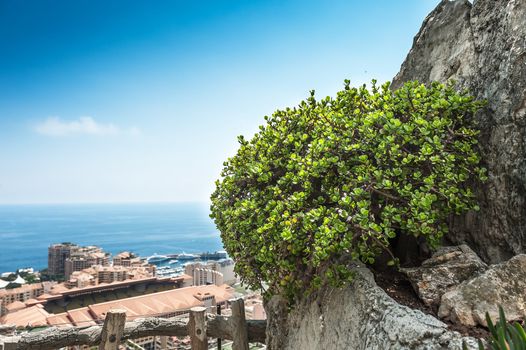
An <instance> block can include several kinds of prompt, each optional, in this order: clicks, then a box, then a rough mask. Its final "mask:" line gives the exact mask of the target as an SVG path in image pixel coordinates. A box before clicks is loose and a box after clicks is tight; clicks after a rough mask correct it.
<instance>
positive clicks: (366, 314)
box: [267, 266, 477, 350]
mask: <svg viewBox="0 0 526 350" xmlns="http://www.w3.org/2000/svg"><path fill="white" fill-rule="evenodd" d="M354 271H355V272H356V276H355V280H354V282H353V283H352V285H350V286H348V287H346V288H341V289H330V290H325V291H323V292H322V293H320V294H319V295H318V297H317V299H315V300H305V301H303V302H302V303H300V304H299V305H297V306H296V307H295V308H294V310H292V312H290V313H289V314H288V315H286V316H285V314H287V310H286V306H285V305H284V303H285V302H284V301H283V300H282V299H280V298H279V297H274V298H273V299H272V300H271V301H270V303H269V304H268V305H267V316H268V320H269V321H268V324H267V347H268V349H274V350H275V349H291V350H292V349H294V350H296V349H326V350H329V349H331V350H333V349H352V350H386V349H400V350H405V349H406V350H414V349H422V350H423V349H443V350H446V349H448V350H453V349H455V350H461V349H462V343H463V342H464V343H465V344H466V346H467V348H468V349H477V347H476V342H475V340H474V339H472V338H467V337H462V336H461V335H460V334H459V333H457V332H451V331H449V330H448V328H447V326H446V325H445V324H444V323H442V322H441V321H439V320H437V319H436V318H434V317H432V316H429V315H426V314H424V313H422V312H420V311H418V310H412V309H410V308H408V307H406V306H403V305H400V304H398V303H397V302H395V301H394V300H393V299H391V298H390V297H389V296H388V295H387V294H386V293H385V292H384V291H383V290H382V289H381V288H380V287H378V286H377V285H376V283H375V282H374V278H373V275H372V273H371V272H370V271H369V270H368V269H367V268H365V267H363V266H359V267H356V268H355V269H354Z"/></svg>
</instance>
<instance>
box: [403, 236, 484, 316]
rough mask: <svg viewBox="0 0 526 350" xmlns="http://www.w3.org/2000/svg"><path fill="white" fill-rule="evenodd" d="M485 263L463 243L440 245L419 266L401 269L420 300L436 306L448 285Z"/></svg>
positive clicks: (455, 283) (478, 271) (453, 283)
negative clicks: (448, 245)
mask: <svg viewBox="0 0 526 350" xmlns="http://www.w3.org/2000/svg"><path fill="white" fill-rule="evenodd" d="M487 268H488V266H487V265H486V264H485V263H484V262H482V261H481V260H480V258H479V257H478V256H477V254H475V252H473V251H472V250H471V249H470V248H469V247H468V246H467V245H465V244H463V245H461V246H455V247H442V248H440V249H439V250H438V251H437V252H436V253H435V254H433V256H432V257H431V258H430V259H428V260H426V261H424V262H423V263H422V265H421V266H419V267H414V268H407V269H402V272H403V273H404V274H406V275H407V277H408V279H409V280H410V281H411V284H412V285H413V288H414V289H415V291H416V292H417V294H418V296H419V297H420V299H421V300H422V301H423V302H424V303H425V304H426V305H428V306H431V307H434V308H435V309H437V308H438V306H439V305H440V299H441V298H442V295H443V294H444V293H446V292H447V291H448V289H449V288H451V287H454V286H457V285H458V284H460V283H461V282H463V281H465V280H467V279H469V278H471V277H474V276H475V275H478V274H480V273H482V272H484V271H485V270H486V269H487Z"/></svg>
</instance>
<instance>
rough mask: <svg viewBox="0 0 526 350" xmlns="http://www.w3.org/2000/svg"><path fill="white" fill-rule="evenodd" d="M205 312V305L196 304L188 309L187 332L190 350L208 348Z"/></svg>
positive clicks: (206, 349) (205, 349)
mask: <svg viewBox="0 0 526 350" xmlns="http://www.w3.org/2000/svg"><path fill="white" fill-rule="evenodd" d="M205 312H206V307H202V306H196V307H193V308H191V309H190V320H189V322H188V334H189V335H190V344H191V346H192V350H208V338H207V336H206V319H205Z"/></svg>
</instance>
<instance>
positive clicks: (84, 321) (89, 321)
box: [68, 307, 97, 326]
mask: <svg viewBox="0 0 526 350" xmlns="http://www.w3.org/2000/svg"><path fill="white" fill-rule="evenodd" d="M68 316H69V318H70V319H71V321H72V322H73V324H74V325H76V326H94V325H96V324H97V323H96V322H95V321H94V320H93V317H92V315H91V313H90V311H89V308H87V307H83V308H80V309H75V310H71V311H68Z"/></svg>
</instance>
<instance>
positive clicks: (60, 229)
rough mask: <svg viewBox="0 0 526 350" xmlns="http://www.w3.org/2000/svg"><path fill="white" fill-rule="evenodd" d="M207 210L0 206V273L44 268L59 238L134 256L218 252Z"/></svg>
mask: <svg viewBox="0 0 526 350" xmlns="http://www.w3.org/2000/svg"><path fill="white" fill-rule="evenodd" d="M208 214H209V206H208V205H207V204H199V203H170V204H164V203H163V204H69V205H0V272H6V271H15V270H16V269H18V268H24V267H33V268H35V269H38V270H40V269H43V268H46V267H47V248H48V246H49V245H50V244H52V243H61V242H73V243H77V244H80V245H97V246H100V247H102V248H103V249H104V250H105V251H107V252H109V253H112V254H116V253H118V252H121V251H124V250H127V251H132V252H134V253H136V254H138V255H140V256H149V255H152V254H154V253H158V254H168V253H182V252H186V253H197V252H204V251H216V250H222V249H223V246H222V243H221V239H220V237H219V232H218V231H217V229H216V228H215V225H214V223H213V221H212V219H210V218H209V217H208Z"/></svg>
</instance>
